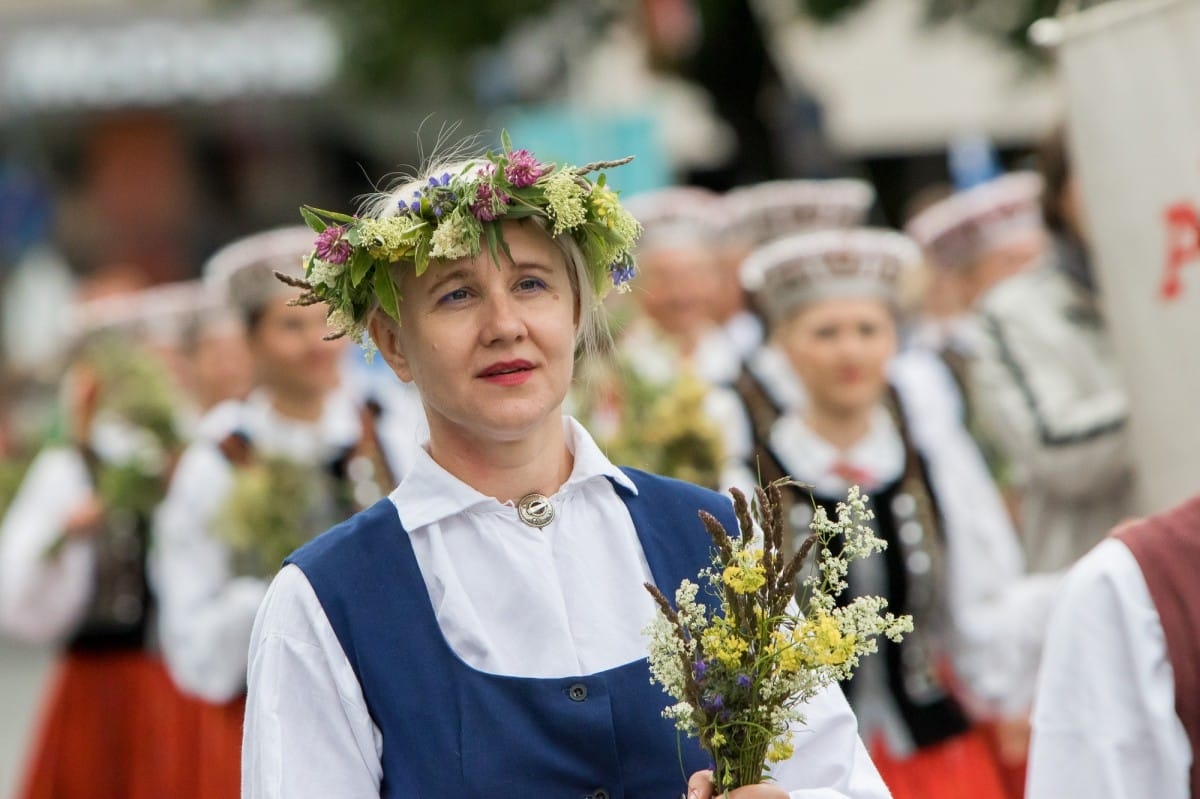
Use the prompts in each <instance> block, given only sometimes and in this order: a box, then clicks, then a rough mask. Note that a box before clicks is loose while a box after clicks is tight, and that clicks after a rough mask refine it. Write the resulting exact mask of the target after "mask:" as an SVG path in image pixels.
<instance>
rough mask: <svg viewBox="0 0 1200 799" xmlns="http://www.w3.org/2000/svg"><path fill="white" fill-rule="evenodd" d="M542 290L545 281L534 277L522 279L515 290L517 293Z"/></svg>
mask: <svg viewBox="0 0 1200 799" xmlns="http://www.w3.org/2000/svg"><path fill="white" fill-rule="evenodd" d="M544 288H546V283H545V281H543V280H542V279H540V278H536V277H526V278H522V279H521V281H520V282H519V283H517V289H518V290H519V291H541V290H542V289H544Z"/></svg>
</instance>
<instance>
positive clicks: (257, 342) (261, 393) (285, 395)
mask: <svg viewBox="0 0 1200 799" xmlns="http://www.w3.org/2000/svg"><path fill="white" fill-rule="evenodd" d="M310 243H311V236H310V235H309V234H308V231H307V228H303V227H293V228H284V229H280V230H274V231H268V232H265V233H260V234H256V235H253V236H250V237H247V238H244V239H241V240H239V241H237V242H234V243H232V244H230V245H228V246H227V247H225V248H223V249H222V250H220V251H219V252H218V253H216V254H215V255H214V256H213V257H212V258H211V259H210V260H209V262H208V264H207V265H206V267H205V273H206V279H208V280H210V281H211V283H212V284H213V285H214V286H216V287H219V290H220V291H222V292H223V293H224V295H225V296H226V298H227V299H226V301H227V302H231V303H232V304H233V305H234V307H235V308H236V309H237V310H238V311H239V313H240V316H241V317H242V322H243V323H244V330H245V338H246V342H247V345H248V348H249V352H250V356H251V359H252V361H253V369H254V374H255V387H254V389H253V390H252V391H251V393H250V394H249V395H248V396H247V397H245V398H244V399H235V400H228V401H226V402H223V403H221V404H219V405H217V406H215V407H214V408H212V409H211V410H210V411H209V412H208V413H207V414H206V415H205V416H204V418H203V419H202V420H201V421H200V423H199V425H198V429H197V432H196V436H195V439H194V440H193V441H192V443H191V444H190V445H189V446H188V448H187V450H186V451H185V452H184V454H183V456H182V458H181V459H180V462H179V466H178V468H177V469H176V471H175V474H174V477H173V479H172V481H171V485H170V488H169V490H168V492H167V496H166V498H165V500H164V501H163V504H162V506H161V507H160V508H159V510H158V512H157V514H156V517H155V547H154V549H153V551H152V554H151V561H150V565H151V570H152V577H153V579H154V583H155V587H156V589H157V592H158V596H159V625H158V626H159V635H160V639H161V644H162V649H163V654H164V656H165V659H166V661H167V665H168V667H169V669H170V672H171V676H172V677H173V678H174V680H175V682H176V684H177V685H178V686H179V688H180V689H181V690H182V691H183V692H184V693H186V694H187V695H188V696H190V697H194V698H195V699H196V700H197V701H196V702H194V705H195V707H194V711H195V713H194V716H195V718H194V720H193V721H192V724H193V726H194V727H195V730H196V735H197V736H198V743H197V745H198V747H199V754H198V755H197V756H198V757H200V758H201V759H203V760H204V762H205V767H204V769H203V772H202V773H201V777H202V779H203V784H202V785H199V786H197V794H196V795H198V796H205V797H208V796H212V797H221V796H232V795H236V793H237V791H238V783H239V768H240V756H239V752H240V745H241V722H242V713H243V711H242V708H243V700H244V693H245V688H246V676H245V675H246V648H247V645H248V643H249V640H250V629H251V626H252V624H253V621H254V615H255V613H256V612H257V610H258V605H259V603H260V602H261V600H262V597H263V595H264V594H265V593H266V590H267V584H268V582H269V579H270V577H271V576H272V575H274V573H275V572H276V571H277V570H278V568H279V564H280V563H281V562H282V560H283V557H284V556H285V555H286V554H287V553H288V552H290V551H291V550H292V549H294V548H295V547H297V546H299V545H300V544H302V543H304V542H305V541H307V540H309V539H310V538H312V537H313V536H315V535H316V534H317V533H319V532H320V531H322V530H323V529H325V528H326V527H328V526H329V525H331V524H334V523H336V522H338V521H340V520H342V519H345V518H347V517H348V516H350V515H352V514H353V513H354V512H355V511H356V510H358V509H359V508H360V507H365V506H366V505H368V504H370V503H371V502H373V501H374V500H375V499H377V498H378V497H379V496H381V495H382V493H381V490H382V489H381V488H380V487H379V486H378V485H376V484H375V483H376V481H375V480H373V479H372V475H373V473H374V474H376V475H377V474H380V473H384V472H387V471H388V469H389V467H388V464H387V461H386V457H384V458H381V457H379V456H380V455H381V454H382V453H383V448H382V446H381V445H380V442H379V441H378V438H377V437H375V436H372V435H370V433H371V431H372V430H373V417H372V415H371V414H370V413H364V409H363V403H362V402H361V401H360V399H359V398H358V397H357V396H356V395H355V394H354V393H352V392H350V391H348V390H347V389H345V388H344V387H343V386H342V384H341V377H340V364H339V359H340V356H341V354H342V350H343V348H342V346H340V342H332V343H331V342H328V341H323V340H322V335H323V334H324V332H325V330H326V327H325V318H324V314H323V313H321V311H320V310H319V309H316V308H294V307H289V306H288V301H289V296H288V295H289V294H290V293H291V292H290V290H288V289H287V287H286V286H283V285H282V284H281V283H280V282H279V281H278V280H277V279H276V278H275V270H280V271H285V272H290V273H293V274H298V273H299V270H300V261H301V258H302V256H303V254H304V252H305V250H306V249H307V248H308V246H309V245H310ZM395 449H396V448H394V447H393V448H391V451H389V452H387V455H390V456H392V457H395V456H396V452H395ZM378 482H379V483H382V484H383V488H384V489H386V486H387V485H390V482H391V481H390V479H388V478H386V477H385V478H383V480H379V481H378Z"/></svg>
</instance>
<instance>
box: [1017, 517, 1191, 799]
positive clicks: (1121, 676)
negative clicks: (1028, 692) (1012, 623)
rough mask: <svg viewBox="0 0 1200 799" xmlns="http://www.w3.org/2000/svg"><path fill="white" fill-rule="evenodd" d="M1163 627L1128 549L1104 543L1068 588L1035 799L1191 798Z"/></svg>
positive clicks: (1052, 642)
mask: <svg viewBox="0 0 1200 799" xmlns="http://www.w3.org/2000/svg"><path fill="white" fill-rule="evenodd" d="M1193 756H1194V753H1193V752H1192V747H1191V743H1190V742H1189V741H1188V737H1187V733H1186V732H1185V731H1184V729H1183V723H1182V722H1181V721H1180V720H1179V716H1178V715H1176V713H1175V680H1174V677H1173V676H1172V672H1171V663H1170V661H1169V660H1168V659H1167V648H1166V639H1165V637H1164V635H1163V629H1162V622H1161V621H1160V620H1159V616H1158V611H1157V610H1156V609H1155V607H1154V601H1153V600H1152V599H1151V598H1150V591H1149V589H1148V588H1147V587H1146V579H1145V577H1144V576H1143V575H1142V570H1141V569H1140V568H1139V567H1138V563H1137V560H1136V559H1135V558H1134V557H1133V553H1132V552H1130V551H1129V548H1128V547H1126V546H1125V545H1124V544H1122V543H1121V542H1120V541H1117V540H1115V539H1109V540H1106V541H1102V542H1100V543H1099V544H1098V545H1097V546H1096V548H1095V549H1093V550H1092V551H1091V552H1090V553H1088V554H1087V555H1085V556H1084V557H1083V558H1082V559H1081V560H1080V561H1079V562H1078V563H1077V564H1076V565H1075V567H1074V568H1072V569H1071V572H1070V573H1069V574H1068V575H1067V578H1066V580H1065V581H1064V583H1063V587H1062V593H1061V596H1060V597H1059V599H1058V602H1057V604H1056V606H1055V609H1054V613H1053V616H1052V618H1051V620H1050V629H1049V633H1048V635H1047V639H1046V653H1045V658H1044V660H1043V663H1042V673H1041V679H1040V680H1039V682H1038V692H1037V701H1036V703H1035V704H1034V712H1033V741H1032V744H1031V747H1030V752H1029V777H1028V783H1027V787H1026V796H1027V797H1029V799H1142V798H1143V797H1154V799H1189V797H1191V786H1190V782H1189V770H1190V768H1191V765H1192V758H1193Z"/></svg>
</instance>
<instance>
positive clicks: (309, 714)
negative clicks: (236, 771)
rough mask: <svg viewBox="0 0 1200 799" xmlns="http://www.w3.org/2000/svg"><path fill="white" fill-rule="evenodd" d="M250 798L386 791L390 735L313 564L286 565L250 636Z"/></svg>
mask: <svg viewBox="0 0 1200 799" xmlns="http://www.w3.org/2000/svg"><path fill="white" fill-rule="evenodd" d="M244 736H245V738H244V740H243V744H242V797H243V799H307V798H308V797H311V798H312V799H327V798H328V797H331V796H337V797H346V799H360V798H361V799H378V797H379V788H380V784H381V781H382V779H383V767H382V765H381V762H380V752H381V751H382V746H383V738H382V736H381V735H380V732H379V730H378V728H377V727H376V726H375V724H374V722H373V721H372V720H371V717H370V715H369V714H368V712H367V705H366V700H365V699H364V698H363V695H362V688H361V687H360V686H359V683H358V679H357V678H356V677H355V675H354V670H353V668H352V667H351V666H350V662H349V661H348V660H347V659H346V655H345V653H344V652H343V651H342V647H341V644H339V643H338V640H337V635H336V634H335V633H334V631H333V628H332V627H331V626H330V624H329V620H328V619H327V618H326V616H325V613H324V610H323V609H322V608H321V605H320V602H319V600H318V599H317V596H316V594H315V593H314V592H313V589H312V586H311V585H310V584H309V582H308V579H307V578H306V577H305V576H304V573H303V572H302V571H300V569H299V568H297V567H295V566H285V567H284V568H283V570H282V571H280V572H279V575H278V576H277V577H276V578H275V581H274V582H273V583H272V584H271V588H270V590H268V591H267V596H266V599H265V600H263V603H262V608H261V609H260V610H259V613H258V618H257V620H256V621H255V624H254V632H253V635H252V637H251V641H250V672H249V693H248V694H247V697H246V724H245V730H244Z"/></svg>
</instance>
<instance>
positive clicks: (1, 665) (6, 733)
mask: <svg viewBox="0 0 1200 799" xmlns="http://www.w3.org/2000/svg"><path fill="white" fill-rule="evenodd" d="M53 659H54V653H53V652H52V651H50V650H47V649H42V648H37V647H30V646H24V645H21V644H17V643H13V642H11V641H8V640H5V639H3V638H0V797H11V796H12V795H13V793H14V792H15V791H16V782H17V777H18V775H19V774H20V770H21V764H22V762H23V760H24V758H25V755H26V749H27V748H28V746H29V744H30V740H31V738H32V735H33V725H34V717H35V715H36V713H37V709H38V703H39V701H40V700H41V697H42V687H43V683H44V682H45V679H46V677H47V676H48V673H49V666H50V664H51V662H52V661H53Z"/></svg>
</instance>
